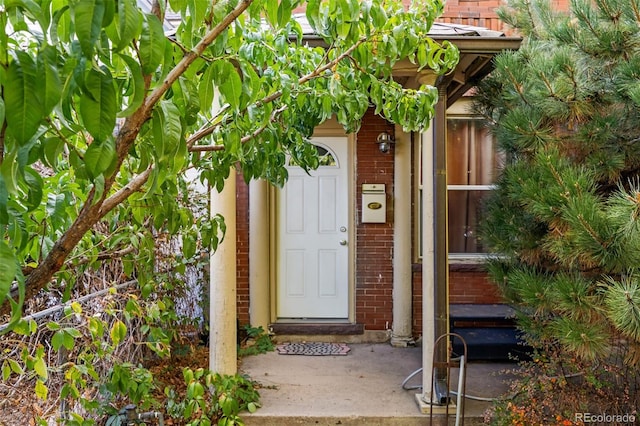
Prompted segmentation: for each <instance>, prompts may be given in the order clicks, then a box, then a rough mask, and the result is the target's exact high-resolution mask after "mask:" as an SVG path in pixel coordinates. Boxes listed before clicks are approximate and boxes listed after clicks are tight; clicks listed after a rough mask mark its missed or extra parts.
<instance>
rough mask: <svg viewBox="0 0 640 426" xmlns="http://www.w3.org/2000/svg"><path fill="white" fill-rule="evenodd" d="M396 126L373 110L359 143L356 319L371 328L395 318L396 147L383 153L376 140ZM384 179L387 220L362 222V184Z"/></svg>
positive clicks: (382, 326) (384, 325)
mask: <svg viewBox="0 0 640 426" xmlns="http://www.w3.org/2000/svg"><path fill="white" fill-rule="evenodd" d="M382 131H387V132H388V133H390V134H392V135H393V126H392V125H390V124H389V123H387V122H386V121H385V120H383V119H382V118H380V117H377V116H375V115H374V114H373V112H372V111H369V112H368V113H367V114H366V115H365V117H364V119H363V123H362V127H361V129H360V131H359V132H358V135H357V143H356V191H355V193H356V224H357V225H356V274H355V275H356V294H355V299H356V322H358V323H361V324H364V326H365V328H366V329H367V330H385V329H387V328H391V325H392V321H393V297H392V293H393V286H392V283H393V173H394V168H393V148H392V149H391V151H390V152H388V153H386V154H383V153H381V152H380V150H379V149H378V145H377V144H376V143H375V141H376V137H377V136H378V134H379V133H380V132H382ZM365 183H383V184H385V185H386V187H385V190H386V194H387V198H386V200H387V217H386V219H387V221H386V223H362V184H365Z"/></svg>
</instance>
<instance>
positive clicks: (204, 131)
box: [187, 37, 367, 152]
mask: <svg viewBox="0 0 640 426" xmlns="http://www.w3.org/2000/svg"><path fill="white" fill-rule="evenodd" d="M366 41H367V39H366V38H364V37H363V38H361V39H360V40H358V41H357V42H356V43H354V45H353V46H351V47H350V48H349V49H347V50H346V51H345V52H343V53H342V54H340V56H338V57H337V58H335V59H334V60H332V61H330V62H327V63H326V64H325V65H323V66H321V67H318V68H316V69H315V70H313V71H312V72H310V73H309V74H307V75H304V76H302V77H300V78H299V79H298V82H297V84H296V85H297V86H301V85H303V84H305V83H307V82H309V81H311V80H313V79H315V78H317V77H320V75H321V74H322V73H323V72H325V71H327V70H329V69H331V68H332V67H334V66H335V65H336V64H338V63H339V62H340V61H342V60H343V59H345V58H347V59H348V58H350V57H351V54H352V53H353V51H354V50H355V49H356V48H357V47H358V46H360V45H361V44H363V43H365V42H366ZM326 57H327V55H325V58H326ZM296 85H292V87H295V86H296ZM282 95H283V92H282V90H278V91H276V92H273V93H272V94H271V95H269V96H265V97H264V98H262V99H261V100H259V101H257V102H256V103H255V105H257V106H260V105H265V104H268V103H270V102H273V101H275V100H276V99H278V98H280V97H282ZM226 123H227V121H223V120H218V121H217V122H215V123H214V124H211V125H209V126H208V127H204V128H201V129H200V130H198V131H197V132H196V133H194V134H193V135H191V137H189V139H187V149H188V150H189V151H191V152H203V151H218V150H220V148H215V147H216V146H218V145H209V146H207V145H201V146H197V145H195V144H196V142H198V141H199V140H201V139H203V138H205V137H207V136H210V135H211V134H212V133H213V131H214V130H215V129H216V128H217V127H218V126H220V125H222V124H226ZM263 130H264V128H263V129H262V130H260V132H258V134H259V133H261V132H262V131H263ZM249 137H250V138H251V137H254V136H251V135H250V136H249ZM245 138H246V136H245ZM243 139H244V138H243Z"/></svg>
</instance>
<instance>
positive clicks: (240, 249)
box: [236, 173, 249, 325]
mask: <svg viewBox="0 0 640 426" xmlns="http://www.w3.org/2000/svg"><path fill="white" fill-rule="evenodd" d="M236 194H237V195H236V227H237V236H236V256H237V261H236V266H237V268H238V270H237V273H236V274H237V287H236V292H237V293H236V300H237V304H238V306H237V308H236V310H237V312H238V321H239V322H240V324H241V325H245V324H249V186H248V185H247V184H246V183H245V182H244V179H243V178H242V173H238V174H237V177H236Z"/></svg>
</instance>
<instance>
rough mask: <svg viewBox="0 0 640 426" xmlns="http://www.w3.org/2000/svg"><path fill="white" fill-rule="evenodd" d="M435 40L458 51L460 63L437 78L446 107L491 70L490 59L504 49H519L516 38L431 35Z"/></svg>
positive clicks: (518, 41) (492, 63) (491, 63)
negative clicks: (454, 47) (443, 87)
mask: <svg viewBox="0 0 640 426" xmlns="http://www.w3.org/2000/svg"><path fill="white" fill-rule="evenodd" d="M432 38H433V39H434V40H436V41H444V40H447V41H449V42H450V43H452V44H454V45H455V46H456V47H457V48H458V50H459V51H460V60H459V62H458V65H457V66H456V68H455V70H453V71H452V72H451V73H449V74H448V75H445V76H441V78H439V79H438V85H445V87H446V93H447V107H449V106H451V105H452V104H453V103H454V102H455V101H457V100H458V99H460V98H461V97H462V96H463V95H464V94H465V93H466V92H468V91H469V89H471V88H472V87H474V86H476V85H477V84H478V82H480V81H481V80H482V79H483V78H484V77H486V76H487V74H489V73H490V72H491V71H492V70H493V67H494V62H493V58H494V57H495V56H496V55H497V54H499V53H501V52H504V51H507V50H517V49H519V48H520V44H521V43H522V39H521V38H520V37H496V36H488V37H486V36H452V37H448V36H444V37H443V36H438V35H436V36H433V37H432Z"/></svg>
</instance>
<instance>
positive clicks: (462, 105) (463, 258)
mask: <svg viewBox="0 0 640 426" xmlns="http://www.w3.org/2000/svg"><path fill="white" fill-rule="evenodd" d="M470 105H471V99H462V100H459V101H458V102H456V104H454V105H452V106H451V107H450V108H449V109H448V110H447V116H446V122H447V126H448V124H449V120H473V121H478V122H479V121H480V120H481V117H480V116H478V115H476V114H473V113H471V112H469V109H470V108H469V107H470ZM428 131H430V132H432V131H433V127H430V128H429V130H428ZM446 137H447V145H448V144H449V135H448V132H447V136H446ZM418 142H419V143H418V144H417V153H416V159H417V161H416V162H415V167H416V170H415V176H416V185H415V186H416V203H415V205H416V209H415V210H416V226H415V229H416V244H415V247H416V250H415V257H416V259H417V261H418V262H420V261H421V260H422V249H423V248H422V197H423V195H422V194H423V193H422V189H423V188H422V149H423V145H424V142H425V141H424V138H422V137H420V138H418ZM494 143H495V139H494ZM494 152H495V145H494ZM449 154H450V153H449V152H447V155H449ZM448 174H449V169H448V168H447V175H448ZM447 181H448V177H447ZM495 188H496V185H495V183H493V184H487V185H477V184H472V185H461V184H451V185H450V184H447V210H448V209H449V207H450V204H449V203H450V201H449V195H448V194H449V193H450V191H491V190H494V189H495ZM448 217H449V215H448V214H447V218H448ZM447 220H448V219H447ZM448 228H449V227H448V226H447V251H448V259H449V263H451V264H482V263H485V262H486V259H487V258H489V257H491V256H492V254H491V253H486V252H477V253H459V252H456V253H452V252H451V251H450V249H449V241H450V240H449V229H448Z"/></svg>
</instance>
